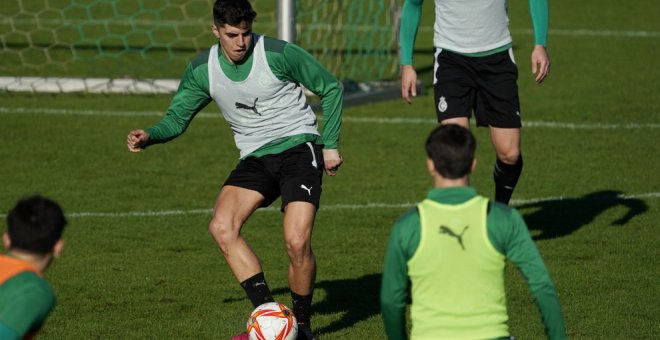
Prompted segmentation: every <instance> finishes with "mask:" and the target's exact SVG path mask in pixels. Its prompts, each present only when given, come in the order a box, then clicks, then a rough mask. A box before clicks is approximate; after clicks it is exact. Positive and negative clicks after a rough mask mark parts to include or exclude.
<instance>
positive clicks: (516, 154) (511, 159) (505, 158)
mask: <svg viewBox="0 0 660 340" xmlns="http://www.w3.org/2000/svg"><path fill="white" fill-rule="evenodd" d="M519 158H520V149H519V148H518V147H511V148H508V149H507V150H498V151H497V159H499V160H500V161H501V162H502V163H506V164H516V163H517V162H518V159H519Z"/></svg>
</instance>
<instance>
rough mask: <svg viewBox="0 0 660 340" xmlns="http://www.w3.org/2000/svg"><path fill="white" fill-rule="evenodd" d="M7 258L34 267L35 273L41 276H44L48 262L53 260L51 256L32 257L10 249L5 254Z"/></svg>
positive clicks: (29, 254) (32, 255)
mask: <svg viewBox="0 0 660 340" xmlns="http://www.w3.org/2000/svg"><path fill="white" fill-rule="evenodd" d="M7 256H9V257H13V258H15V259H17V260H21V261H25V262H27V263H29V264H31V265H32V266H34V269H36V270H37V273H38V274H39V275H42V276H43V275H44V272H45V271H46V268H48V265H49V264H50V262H51V261H52V260H53V255H52V254H48V255H34V254H31V253H27V252H24V251H20V250H16V249H12V250H10V251H9V252H7Z"/></svg>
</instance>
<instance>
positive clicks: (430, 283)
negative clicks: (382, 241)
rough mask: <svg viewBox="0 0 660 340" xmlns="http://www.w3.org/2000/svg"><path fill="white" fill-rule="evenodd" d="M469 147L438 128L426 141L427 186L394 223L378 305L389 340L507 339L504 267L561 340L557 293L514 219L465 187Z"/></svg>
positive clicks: (454, 131) (467, 136)
mask: <svg viewBox="0 0 660 340" xmlns="http://www.w3.org/2000/svg"><path fill="white" fill-rule="evenodd" d="M475 149H476V141H475V138H474V136H473V135H472V133H471V132H470V131H469V130H468V129H465V128H463V127H461V126H458V125H452V124H449V125H442V126H439V127H438V128H436V129H435V130H433V132H431V134H430V136H429V137H428V139H427V141H426V153H427V156H428V159H427V168H428V171H429V174H430V175H431V177H432V178H433V181H434V188H433V189H432V190H431V191H430V192H429V193H428V195H427V197H426V199H424V200H423V201H422V202H420V203H419V204H418V205H417V207H416V208H414V209H411V210H410V211H408V212H406V213H405V214H404V215H403V216H401V217H400V218H399V220H397V221H396V223H395V224H394V227H393V229H392V234H391V236H390V240H389V243H388V246H387V252H386V256H385V268H384V271H383V281H382V287H381V294H380V301H381V309H382V314H383V320H384V322H385V331H386V333H387V336H388V337H389V338H390V339H407V338H408V335H407V331H406V330H407V327H406V317H405V315H406V314H405V312H406V301H407V300H409V298H412V305H411V307H410V319H411V321H412V328H411V331H410V338H411V339H508V338H509V337H510V334H509V329H508V326H507V321H508V316H507V310H506V299H505V289H504V266H505V263H506V260H507V259H508V260H509V261H510V262H512V263H513V264H514V265H515V266H516V267H517V268H518V269H519V270H520V271H521V272H522V274H523V276H524V277H525V278H526V280H527V285H528V286H529V288H530V290H531V292H532V294H533V296H534V299H535V301H536V304H537V305H538V307H539V310H540V312H541V316H542V318H543V323H544V325H545V329H546V334H547V336H548V338H550V339H565V338H566V329H565V326H564V321H563V317H562V313H561V308H560V305H559V299H558V298H557V292H556V291H555V287H554V285H553V283H552V280H551V278H550V274H549V272H548V269H547V268H546V266H545V264H544V262H543V259H542V258H541V255H540V254H539V252H538V250H537V248H536V246H535V245H534V242H533V241H532V239H531V237H530V235H529V232H528V230H527V226H526V224H525V222H524V221H523V219H522V217H521V216H520V214H519V213H518V212H517V211H516V210H515V209H513V208H510V207H508V206H506V205H504V204H502V203H498V202H494V201H491V200H489V199H487V198H485V197H483V196H480V195H478V194H477V193H476V191H475V189H474V188H472V187H470V186H469V175H470V173H471V172H472V170H473V169H474V167H475V166H476V160H475V158H474V153H475ZM409 294H410V296H409Z"/></svg>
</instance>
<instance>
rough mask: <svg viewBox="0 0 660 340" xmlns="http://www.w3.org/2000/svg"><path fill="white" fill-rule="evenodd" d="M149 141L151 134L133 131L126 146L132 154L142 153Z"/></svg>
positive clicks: (129, 134) (127, 139) (127, 138)
mask: <svg viewBox="0 0 660 340" xmlns="http://www.w3.org/2000/svg"><path fill="white" fill-rule="evenodd" d="M148 141H149V134H148V133H147V132H146V131H144V130H133V131H131V132H129V133H128V136H127V137H126V145H127V146H128V151H130V152H140V151H142V149H144V146H145V145H146V144H147V142H148Z"/></svg>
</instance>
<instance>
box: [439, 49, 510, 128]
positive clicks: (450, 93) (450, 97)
mask: <svg viewBox="0 0 660 340" xmlns="http://www.w3.org/2000/svg"><path fill="white" fill-rule="evenodd" d="M434 59H435V62H434V72H433V89H434V94H435V112H436V114H437V117H438V122H442V121H443V120H445V119H449V118H457V117H467V118H470V116H471V114H472V112H473V111H474V116H475V118H476V120H477V126H493V127H499V128H520V126H521V124H520V101H519V99H518V84H517V81H518V67H517V66H516V64H515V62H514V60H513V52H512V51H511V49H509V50H507V51H502V52H499V53H495V54H492V55H489V56H485V57H466V56H463V55H460V54H457V53H453V52H451V51H447V50H442V49H436V50H435V57H434Z"/></svg>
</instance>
